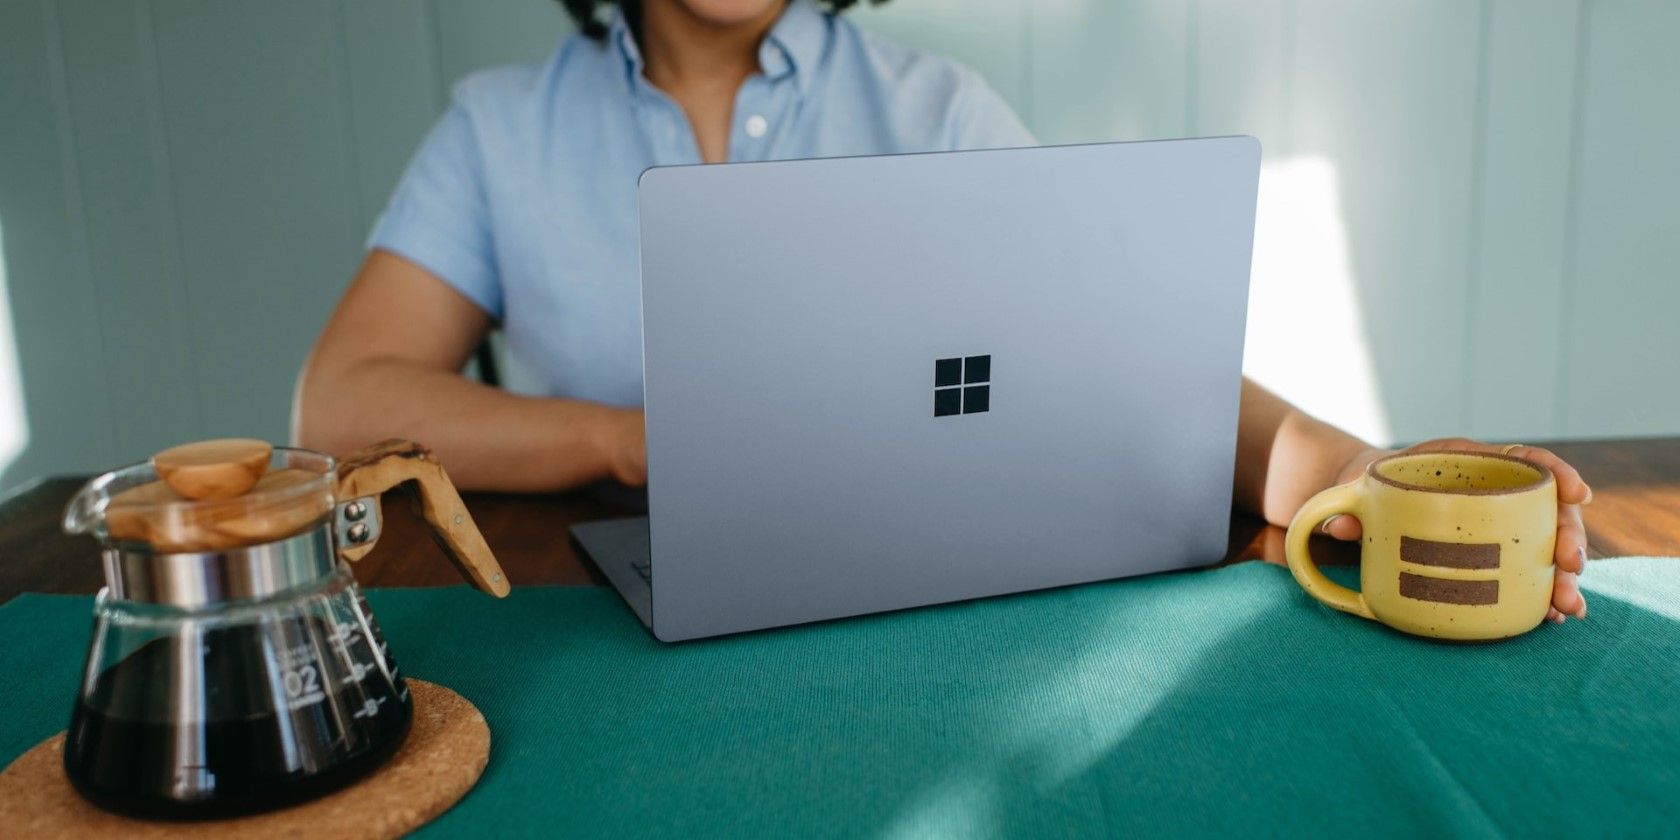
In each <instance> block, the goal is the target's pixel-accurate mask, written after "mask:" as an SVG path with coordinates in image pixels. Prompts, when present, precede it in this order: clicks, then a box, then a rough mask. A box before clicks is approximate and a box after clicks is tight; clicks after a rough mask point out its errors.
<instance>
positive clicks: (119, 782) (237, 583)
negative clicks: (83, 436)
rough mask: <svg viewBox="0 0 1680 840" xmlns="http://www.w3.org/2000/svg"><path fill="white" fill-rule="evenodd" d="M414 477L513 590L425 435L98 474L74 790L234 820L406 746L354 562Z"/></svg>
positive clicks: (326, 784) (74, 738) (105, 801)
mask: <svg viewBox="0 0 1680 840" xmlns="http://www.w3.org/2000/svg"><path fill="white" fill-rule="evenodd" d="M407 481H414V482H416V483H417V484H418V485H419V489H420V501H421V507H422V513H423V514H424V516H425V518H426V519H427V521H428V523H430V524H431V525H432V527H433V529H434V531H435V532H436V534H437V536H438V542H439V544H440V545H441V546H443V547H444V548H445V549H446V551H447V553H449V554H450V556H451V559H452V560H454V561H455V562H456V565H457V567H458V568H460V569H461V570H462V571H463V573H464V574H465V575H466V577H467V578H468V579H469V580H470V581H472V582H473V583H474V584H475V585H476V586H478V587H479V588H480V589H482V590H484V591H487V592H490V593H492V594H495V595H498V596H500V595H505V594H506V593H507V590H508V586H507V581H506V579H505V577H504V576H503V575H502V573H501V569H500V567H499V566H497V564H496V561H495V559H494V558H493V557H492V556H491V555H490V552H489V550H488V548H487V547H486V546H485V545H484V542H483V539H482V537H481V536H480V535H479V533H478V530H477V527H476V526H475V525H474V524H473V522H472V519H471V517H470V516H469V515H468V514H467V513H466V509H465V507H464V506H463V505H462V504H461V500H460V496H459V495H458V494H456V493H455V491H454V489H453V487H451V486H450V485H449V483H448V478H447V476H445V475H444V473H443V471H442V469H441V468H440V467H438V465H437V462H436V460H435V459H433V458H432V457H431V455H430V453H429V452H427V451H426V450H425V449H423V448H421V447H419V446H417V445H415V444H411V443H406V442H402V441H391V442H387V443H385V444H381V445H379V446H377V447H373V448H370V449H369V450H366V451H364V452H363V453H360V454H358V455H357V456H355V457H352V458H351V459H348V460H346V461H345V462H344V463H343V464H340V463H339V462H337V461H336V460H335V459H333V458H332V457H330V456H328V455H325V454H322V453H319V452H312V451H309V450H305V449H287V448H274V447H269V446H268V445H267V444H265V443H262V442H260V441H244V440H236V441H211V442H206V443H202V444H190V445H188V446H186V447H177V448H176V449H174V450H169V451H167V452H164V453H159V455H158V456H156V457H154V458H153V459H152V460H151V461H149V462H146V463H141V464H135V465H133V466H129V467H125V468H122V469H119V470H115V471H113V472H109V473H106V474H104V475H101V476H99V477H98V478H95V479H93V480H92V481H91V482H89V483H88V484H87V485H86V486H85V487H83V488H82V490H81V491H80V492H79V493H77V494H76V496H75V498H73V499H72V500H71V503H70V506H69V508H68V509H67V510H66V512H65V521H64V527H65V530H66V531H68V532H70V533H76V534H82V533H85V534H91V535H93V536H94V537H95V538H96V539H98V540H99V542H100V545H101V549H102V551H101V553H102V556H103V559H104V566H105V578H106V586H105V588H104V589H103V590H102V591H101V592H100V593H99V596H98V598H97V599H96V601H95V606H94V625H93V640H92V643H91V645H90V647H89V649H88V658H87V666H86V670H85V673H84V676H83V679H82V687H81V691H80V693H79V695H78V697H77V699H76V704H75V709H74V712H73V713H72V716H71V722H70V728H69V731H68V733H67V734H66V736H65V743H64V769H65V772H66V773H67V774H68V776H69V778H70V781H71V782H72V783H73V784H74V785H75V787H76V789H77V790H78V791H80V792H81V793H82V794H83V795H84V796H86V797H87V798H88V799H90V800H92V801H93V802H94V803H96V804H98V805H100V806H102V807H105V808H108V809H110V810H115V811H119V812H124V813H128V814H133V815H139V816H158V817H187V818H204V817H222V816H232V815H238V814H245V813H251V812H255V811H260V810H265V809H268V808H273V807H279V806H282V805H286V804H290V803H293V802H297V801H300V800H303V799H307V798H309V797H311V796H314V795H317V794H320V793H324V792H326V791H330V790H333V789H336V788H339V787H342V786H343V785H345V784H347V783H349V782H351V781H354V780H355V779H357V778H359V777H360V776H362V775H364V774H366V773H367V772H368V771H370V770H372V769H373V768H375V767H377V766H379V765H380V764H381V763H383V762H384V761H385V760H386V759H388V758H390V757H391V756H392V755H393V754H394V753H395V752H396V750H397V749H398V747H400V746H401V745H402V742H403V739H404V737H405V736H406V735H407V733H408V728H409V722H410V719H411V718H412V716H413V706H412V703H411V702H410V699H409V692H408V688H407V686H405V685H404V683H403V677H402V674H401V672H400V671H399V670H398V668H397V665H396V662H395V661H394V660H393V659H392V657H391V654H390V651H389V649H388V648H387V646H386V642H385V639H384V637H383V636H382V635H381V634H380V631H379V625H378V623H377V622H376V621H375V620H374V617H373V614H372V612H371V611H370V610H369V608H368V604H367V600H366V599H365V598H364V597H363V596H362V593H361V590H360V588H359V587H358V586H357V585H356V581H355V579H354V578H353V577H352V576H351V574H350V570H349V567H348V566H347V565H346V563H345V561H346V560H350V559H357V558H359V557H360V556H362V555H363V554H365V553H366V552H367V551H368V550H369V549H371V548H372V545H373V543H374V541H375V540H376V539H378V536H379V530H380V522H381V517H380V507H379V495H378V494H379V493H380V492H382V491H383V490H385V489H388V488H390V487H392V486H395V485H397V484H401V483H405V482H407Z"/></svg>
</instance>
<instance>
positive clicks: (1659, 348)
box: [0, 0, 1680, 489]
mask: <svg viewBox="0 0 1680 840" xmlns="http://www.w3.org/2000/svg"><path fill="white" fill-rule="evenodd" d="M1583 5H1584V9H1583ZM850 14H851V15H853V17H854V19H855V20H856V21H857V22H858V23H860V24H861V25H863V26H864V27H866V28H869V29H872V30H875V31H877V32H880V33H882V34H884V35H886V36H888V37H891V38H894V39H897V40H899V41H902V42H905V43H908V44H910V45H913V46H917V47H922V48H927V49H931V50H933V51H935V52H939V53H943V54H945V55H949V56H951V57H952V58H955V59H957V60H959V61H962V62H964V63H966V64H969V65H970V66H973V67H975V68H976V69H978V70H979V71H980V72H981V73H982V74H983V75H985V77H986V78H987V80H988V81H989V82H990V83H991V84H992V86H993V87H995V88H996V89H997V90H998V91H999V93H1000V94H1002V95H1003V97H1004V98H1005V99H1006V100H1007V101H1008V102H1009V103H1010V104H1011V105H1012V106H1013V107H1015V108H1016V110H1017V111H1018V112H1020V114H1021V115H1022V117H1023V118H1024V119H1026V121H1027V122H1028V124H1029V125H1030V126H1031V127H1032V128H1033V129H1034V131H1035V132H1036V133H1037V134H1038V136H1039V137H1040V139H1042V140H1044V141H1045V142H1076V141H1088V140H1104V139H1140V138H1150V137H1168V136H1180V135H1185V134H1191V133H1195V134H1228V133H1248V134H1254V135H1256V136H1258V137H1260V138H1261V140H1262V142H1263V144H1264V146H1265V150H1266V165H1267V174H1266V176H1264V178H1263V181H1262V207H1261V220H1260V231H1259V236H1260V241H1259V242H1257V247H1256V263H1255V295H1256V297H1255V301H1254V303H1253V307H1252V309H1253V312H1254V313H1255V315H1256V317H1257V318H1258V319H1260V320H1261V321H1263V322H1264V323H1258V324H1257V323H1252V322H1251V326H1250V337H1251V338H1256V337H1258V338H1261V339H1264V338H1266V337H1267V336H1271V337H1272V338H1275V339H1279V341H1278V342H1277V346H1280V347H1286V348H1287V347H1297V349H1302V352H1300V353H1297V354H1296V355H1294V356H1291V355H1288V354H1284V355H1277V354H1275V353H1273V354H1270V355H1269V356H1268V355H1267V354H1266V353H1261V354H1257V355H1256V356H1255V358H1256V359H1260V360H1261V361H1265V359H1262V358H1260V357H1262V356H1264V357H1266V358H1269V359H1270V362H1268V364H1271V365H1272V367H1274V368H1278V369H1279V370H1281V371H1283V373H1285V374H1287V376H1285V377H1283V378H1284V379H1289V378H1290V377H1293V380H1292V381H1293V382H1294V383H1295V384H1296V385H1300V386H1302V391H1301V394H1287V391H1286V395H1291V396H1298V397H1300V396H1303V395H1304V396H1305V398H1306V399H1305V400H1304V401H1305V402H1309V403H1311V407H1313V408H1315V409H1317V410H1320V411H1321V412H1322V413H1324V414H1325V415H1326V416H1329V417H1331V418H1332V419H1342V420H1343V421H1344V422H1349V423H1350V424H1352V425H1356V426H1357V424H1358V422H1359V421H1358V419H1357V418H1358V417H1359V416H1360V415H1359V414H1358V412H1357V410H1351V413H1350V406H1353V407H1354V409H1357V406H1356V405H1355V404H1356V403H1360V402H1361V401H1363V402H1367V403H1369V404H1370V406H1371V407H1372V410H1373V411H1374V412H1375V414H1376V415H1380V419H1381V421H1382V422H1381V424H1380V425H1381V428H1382V434H1383V435H1385V436H1390V437H1391V438H1392V439H1400V440H1407V439H1418V438H1423V437H1429V436H1433V435H1437V434H1448V433H1461V432H1466V431H1468V432H1470V433H1472V434H1475V435H1479V436H1483V437H1488V438H1495V439H1532V438H1540V437H1548V436H1552V435H1558V434H1561V435H1568V436H1600V435H1612V434H1660V433H1675V432H1677V431H1680V389H1677V388H1675V387H1673V385H1672V384H1671V383H1672V380H1673V378H1674V377H1673V375H1672V373H1671V372H1669V371H1668V370H1666V368H1665V367H1664V365H1665V364H1666V363H1667V360H1669V359H1673V358H1675V357H1680V331H1676V330H1675V329H1674V328H1673V327H1672V321H1673V318H1674V315H1673V313H1674V312H1676V311H1680V272H1677V270H1676V268H1675V266H1677V265H1680V233H1677V231H1680V211H1676V209H1675V206H1676V205H1675V202H1674V201H1673V200H1672V196H1673V195H1675V194H1677V193H1680V155H1677V154H1676V153H1675V149H1677V148H1680V108H1676V107H1674V105H1673V102H1674V93H1673V91H1672V90H1670V88H1671V87H1672V82H1673V80H1675V79H1677V78H1680V59H1677V58H1676V55H1677V54H1680V52H1677V51H1676V49H1675V47H1676V41H1677V39H1680V6H1676V5H1674V4H1672V3H1664V2H1657V0H1618V2H1591V0H1481V2H1465V1H1464V0H1361V2H1358V3H1350V2H1345V1H1344V0H1053V2H1031V0H988V2H985V3H964V2H959V0H895V1H894V2H892V3H890V4H887V5H885V6H882V7H879V8H869V7H867V6H864V7H860V8H857V9H855V10H853V11H852V12H851V13H850ZM569 29H570V25H569V23H568V21H567V20H566V18H565V15H564V13H563V12H562V10H561V9H560V8H559V6H558V4H556V3H553V2H549V1H548V0H520V1H519V2H498V3H483V2H478V0H290V1H289V2H284V3H276V2H272V0H136V2H130V3H118V4H111V3H108V2H102V0H12V2H6V3H0V80H3V83H0V260H3V267H4V275H3V277H4V289H0V291H3V292H4V297H3V298H0V302H4V304H5V306H0V317H5V316H9V317H5V322H4V323H0V489H3V488H6V487H10V486H13V485H15V484H17V483H19V482H21V481H23V480H26V479H28V478H31V477H34V476H36V475H41V474H46V473H62V472H73V471H79V470H90V469H94V468H98V467H104V466H108V465H110V464H113V463H117V462H119V461H122V460H127V459H132V458H137V457H140V456H143V455H144V454H146V453H147V452H148V451H150V450H152V449H155V448H157V447H158V446H161V445H164V444H166V443H169V442H172V441H175V440H180V439H184V438H189V437H194V436H199V435H208V434H252V435H259V436H263V437H268V438H273V439H282V438H284V437H285V435H286V434H287V428H286V427H287V415H288V408H289V404H290V399H291V389H292V384H293V383H292V380H293V377H294V376H295V375H296V372H297V370H298V367H299V365H300V364H301V362H302V360H303V356H304V353H305V352H306V350H307V348H308V346H309V344H310V342H311V341H312V340H313V339H314V337H315V335H316V334H317V332H318V331H319V329H320V326H321V324H322V322H323V320H324V318H325V316H326V314H327V312H328V311H329V310H330V308H331V307H332V305H333V304H334V303H335V302H336V299H337V297H338V295H339V294H340V292H341V291H342V289H343V286H344V284H345V282H346V281H347V279H348V278H349V276H350V274H351V272H352V271H353V270H354V267H355V265H356V263H357V262H358V261H359V260H360V258H361V253H360V246H361V242H362V241H363V239H364V238H365V236H366V233H367V231H368V229H369V226H370V225H371V224H372V222H373V219H374V217H375V216H376V215H377V213H378V212H379V211H380V210H381V208H382V207H383V205H384V203H385V201H386V199H387V197H388V195H389V192H390V190H391V188H392V187H393V186H394V184H395V182H396V180H397V178H398V177H399V175H400V173H401V171H402V169H403V167H404V165H405V163H406V162H407V160H408V158H409V156H410V155H411V154H412V152H413V150H414V148H415V146H416V145H417V144H418V143H419V141H420V139H421V137H422V136H423V135H424V133H425V131H426V129H427V127H428V126H429V125H430V124H431V123H432V121H433V120H434V119H435V118H436V115H437V114H438V112H439V111H440V110H441V108H442V107H443V105H444V103H445V101H446V91H447V88H448V86H449V85H450V84H451V83H453V81H454V80H456V79H458V78H460V77H461V76H463V75H465V74H466V73H468V72H470V71H472V70H475V69H478V68H481V67H485V66H490V65H495V64H506V63H513V62H527V63H528V62H538V61H541V60H543V58H544V57H545V56H547V55H548V54H549V53H550V52H551V51H552V50H553V49H554V46H555V44H556V42H557V40H558V39H559V38H560V37H561V36H562V35H564V34H565V33H566V32H567V31H569ZM1315 284H1316V285H1315ZM1302 313H1308V314H1305V315H1303V314H1302ZM8 331H10V332H9V333H8ZM8 335H10V336H11V337H12V338H13V339H15V341H7V340H6V339H7V336H8ZM1291 342H1292V343H1291ZM14 344H15V348H16V356H17V358H16V362H15V365H14V364H13V360H12V358H11V350H12V347H11V346H10V345H14ZM1303 348H1304V349H1303ZM1253 349H1254V345H1251V351H1252V350H1253ZM1291 352H1293V351H1291ZM1331 362H1336V363H1337V364H1341V368H1335V366H1334V365H1331V364H1330V363H1331ZM1344 362H1345V364H1343V363H1344ZM14 368H15V374H16V376H15V379H16V386H17V387H16V390H19V391H20V392H21V399H18V395H14V394H13V393H12V390H13V387H12V380H13V379H14V376H13V372H14V371H13V369H14ZM1342 368H1346V370H1347V371H1348V373H1347V375H1346V377H1344V376H1342V375H1341V374H1338V373H1335V371H1337V370H1341V369H1342ZM1325 370H1331V371H1332V372H1331V374H1329V375H1325V374H1323V373H1321V372H1322V371H1325ZM1360 371H1364V373H1363V374H1361V375H1362V376H1363V380H1364V384H1363V385H1360V384H1358V383H1357V382H1354V381H1353V380H1354V379H1357V378H1359V377H1356V376H1355V375H1354V374H1355V373H1358V372H1360ZM1274 372H1275V371H1274ZM1311 377H1318V379H1320V380H1322V381H1320V382H1319V383H1317V385H1316V386H1313V385H1311V379H1310V378H1311ZM1267 378H1268V379H1269V378H1270V377H1267ZM1315 387H1316V390H1314V388H1315ZM1320 399H1321V400H1322V404H1319V403H1317V402H1313V401H1314V400H1320ZM13 416H16V417H19V418H21V421H22V423H23V425H24V427H26V428H23V429H14V428H10V427H11V426H15V425H16V424H9V423H8V419H9V418H12V417H13ZM1358 428H1359V429H1360V430H1361V431H1368V430H1369V429H1371V428H1376V426H1375V425H1372V426H1370V427H1366V426H1358ZM12 431H20V432H23V433H26V434H27V436H28V441H27V447H26V448H25V449H24V450H23V452H22V454H21V455H19V456H18V457H16V458H15V459H14V460H12V461H11V463H10V464H9V466H8V464H7V459H8V457H9V453H8V452H7V444H8V439H7V435H8V434H9V433H10V432H12Z"/></svg>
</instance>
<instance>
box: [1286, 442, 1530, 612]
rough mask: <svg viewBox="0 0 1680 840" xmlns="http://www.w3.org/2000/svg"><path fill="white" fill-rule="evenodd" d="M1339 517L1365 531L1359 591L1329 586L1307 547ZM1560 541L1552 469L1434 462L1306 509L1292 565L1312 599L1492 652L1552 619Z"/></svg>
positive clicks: (1414, 458)
mask: <svg viewBox="0 0 1680 840" xmlns="http://www.w3.org/2000/svg"><path fill="white" fill-rule="evenodd" d="M1341 513H1349V514H1353V515H1354V516H1356V517H1358V518H1359V521H1360V524H1361V525H1362V526H1363V531H1364V535H1363V536H1362V537H1361V538H1360V539H1361V541H1362V542H1363V545H1362V546H1361V551H1360V574H1359V580H1360V591H1358V592H1355V591H1353V590H1351V589H1348V588H1347V587H1345V586H1341V585H1339V584H1337V583H1335V582H1333V581H1331V580H1330V579H1329V578H1327V577H1325V576H1324V574H1323V573H1322V572H1320V571H1319V569H1318V566H1317V565H1316V564H1315V563H1313V560H1312V556H1311V555H1310V554H1309V552H1308V548H1307V543H1308V537H1310V536H1311V535H1312V533H1313V531H1314V530H1316V529H1317V528H1318V526H1319V524H1320V523H1322V522H1324V520H1326V519H1329V518H1330V517H1332V516H1335V515H1337V514H1341ZM1556 539H1557V483H1556V482H1555V481H1554V480H1553V478H1552V473H1551V471H1550V470H1548V469H1546V468H1545V467H1543V466H1541V465H1539V464H1536V463H1533V462H1531V461H1527V460H1524V459H1521V458H1516V457H1512V456H1509V455H1490V454H1484V453H1472V452H1428V453H1419V454H1412V455H1394V456H1390V457H1388V458H1384V459H1382V460H1379V461H1377V462H1375V463H1373V464H1372V465H1371V466H1370V468H1369V469H1367V470H1366V471H1365V474H1364V475H1362V476H1360V477H1359V478H1358V479H1357V480H1355V481H1352V482H1350V483H1348V484H1343V485H1340V486H1338V487H1332V488H1330V489H1328V490H1325V491H1324V492H1322V493H1319V494H1318V495H1317V496H1314V497H1313V498H1312V499H1310V500H1308V501H1307V503H1306V504H1305V505H1303V506H1302V507H1301V510H1300V512H1298V513H1296V515H1295V519H1294V521H1293V522H1291V523H1290V525H1289V534H1288V536H1287V537H1286V538H1285V556H1286V557H1287V559H1288V561H1289V570H1290V572H1291V573H1293V574H1294V576H1295V580H1296V581H1297V582H1298V583H1300V584H1301V587H1302V588H1303V589H1305V590H1306V591H1307V594H1309V595H1311V596H1313V597H1314V598H1317V599H1318V600H1320V601H1323V602H1324V603H1326V604H1328V605H1330V606H1332V607H1334V608H1336V609H1338V610H1341V611H1343V612H1347V613H1352V614H1354V615H1358V616H1363V617H1365V618H1369V619H1372V620H1373V621H1380V622H1382V623H1384V624H1387V625H1389V626H1390V627H1393V628H1395V629H1396V630H1400V631H1402V632H1405V633H1410V634H1413V635H1417V636H1427V637H1431V638H1437V639H1451V640H1455V641H1487V640H1493V639H1504V638H1509V637H1511V636H1518V635H1521V634H1523V633H1526V632H1528V631H1529V630H1532V629H1534V628H1535V627H1537V626H1539V624H1540V622H1541V621H1543V620H1545V618H1546V610H1547V607H1549V606H1550V604H1551V593H1552V552H1553V549H1554V547H1555V544H1556Z"/></svg>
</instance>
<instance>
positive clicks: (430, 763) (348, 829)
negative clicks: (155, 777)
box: [0, 679, 490, 840]
mask: <svg viewBox="0 0 1680 840" xmlns="http://www.w3.org/2000/svg"><path fill="white" fill-rule="evenodd" d="M408 688H409V691H410V692H411V693H412V694H413V698H414V723H413V724H412V727H411V728H410V729H409V732H408V740H406V741H404V742H403V745H402V747H401V748H400V749H398V750H397V754H396V755H394V756H392V757H391V760H390V761H389V762H387V763H386V764H385V765H384V766H382V767H380V768H379V769H378V770H375V771H374V772H373V773H372V775H369V776H368V777H367V778H365V779H362V780H361V781H359V782H357V783H355V784H353V785H351V786H350V787H347V788H344V789H343V790H340V791H337V792H335V793H332V794H329V795H327V796H324V797H321V798H320V799H315V800H311V801H309V802H305V803H302V804H300V805H294V806H292V807H290V808H286V809H283V810H279V811H270V812H268V813H264V814H256V815H254V816H249V817H240V818H238V819H231V820H216V821H212V822H164V821H150V820H137V819H133V818H131V817H124V816H119V815H117V814H113V813H110V812H109V811H102V810H100V809H99V808H97V807H95V806H94V805H93V804H91V803H89V802H88V801H87V800H85V799H83V798H82V797H81V796H80V795H79V794H77V793H76V790H75V788H72V787H71V786H70V780H69V779H67V778H65V776H64V758H63V755H64V733H62V732H60V733H58V734H57V735H54V736H52V737H51V738H48V739H47V740H45V741H42V742H41V743H40V744H37V745H36V746H35V747H34V748H33V749H31V750H30V751H29V752H26V753H24V754H23V755H21V756H19V757H18V759H17V760H16V761H14V762H12V763H11V766H9V767H7V768H6V769H5V770H4V771H0V835H3V836H6V837H42V838H60V837H62V838H75V840H88V838H90V837H123V838H130V837H133V838H152V837H157V838H164V837H188V838H192V837H241V838H268V837H287V838H297V837H306V836H308V837H332V838H335V840H341V839H342V840H352V838H354V839H355V840H360V838H368V840H373V838H388V837H400V836H402V835H404V834H407V833H408V832H410V831H413V830H415V829H417V828H419V827H420V826H422V825H425V824H426V823H428V822H430V821H432V820H433V819H435V818H437V817H438V815H440V814H442V813H443V812H444V811H447V810H449V808H450V806H452V805H454V804H455V803H456V802H458V801H460V799H461V797H463V796H465V795H466V794H467V791H469V790H471V789H472V786H473V785H474V784H475V783H477V782H478V777H479V775H480V774H482V773H483V772H484V765H485V762H487V761H489V760H490V727H489V726H488V725H486V724H485V722H484V715H482V714H480V713H479V711H478V709H477V708H476V707H474V706H473V704H471V703H469V702H467V700H466V698H464V697H462V696H461V695H459V694H456V693H455V692H453V691H450V690H449V689H447V688H444V687H443V686H440V685H435V684H433V683H429V682H423V681H421V680H415V679H411V680H408Z"/></svg>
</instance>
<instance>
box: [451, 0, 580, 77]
mask: <svg viewBox="0 0 1680 840" xmlns="http://www.w3.org/2000/svg"><path fill="white" fill-rule="evenodd" d="M430 3H431V6H432V9H433V12H434V21H435V26H436V29H435V34H436V38H437V56H438V71H439V73H440V76H439V80H438V81H439V82H440V83H441V84H442V85H443V86H444V88H445V89H446V90H447V88H448V86H449V85H452V84H454V82H455V81H456V80H458V79H460V78H461V77H462V76H465V75H467V74H468V73H471V72H472V71H474V70H480V69H483V68H485V67H490V66H492V65H496V64H535V63H539V62H541V61H542V60H543V59H545V58H547V57H548V55H549V53H552V52H554V48H555V46H556V45H557V44H558V42H559V40H560V38H561V37H562V36H564V35H565V34H566V33H567V32H569V31H571V21H570V20H569V19H568V18H567V17H566V13H565V11H564V10H562V9H561V8H560V4H559V3H556V2H553V0H519V2H514V3H508V2H494V3H486V2H484V0H430Z"/></svg>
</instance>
